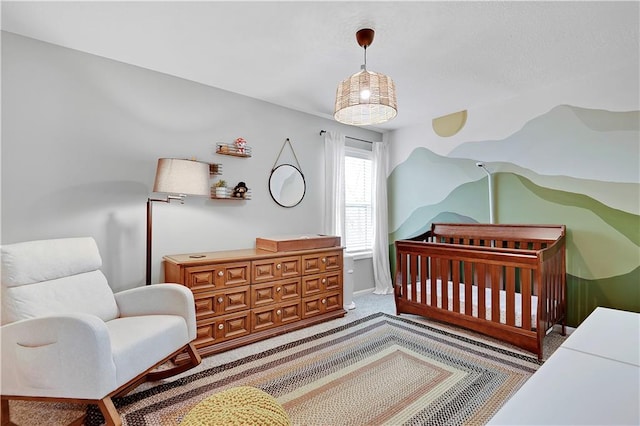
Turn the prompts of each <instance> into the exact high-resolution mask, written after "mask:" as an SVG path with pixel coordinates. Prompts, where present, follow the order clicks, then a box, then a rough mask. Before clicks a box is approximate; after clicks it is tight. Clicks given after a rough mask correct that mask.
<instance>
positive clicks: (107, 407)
mask: <svg viewBox="0 0 640 426" xmlns="http://www.w3.org/2000/svg"><path fill="white" fill-rule="evenodd" d="M98 408H100V411H101V412H102V415H103V416H104V420H105V422H106V425H107V426H122V419H121V418H120V414H118V411H117V410H116V407H115V405H113V401H111V397H106V398H102V399H101V400H99V401H98Z"/></svg>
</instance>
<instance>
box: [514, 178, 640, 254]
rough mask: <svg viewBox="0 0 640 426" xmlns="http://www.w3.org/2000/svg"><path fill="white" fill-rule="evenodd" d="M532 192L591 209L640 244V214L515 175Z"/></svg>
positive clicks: (551, 200) (553, 199) (561, 202)
mask: <svg viewBox="0 0 640 426" xmlns="http://www.w3.org/2000/svg"><path fill="white" fill-rule="evenodd" d="M515 176H516V177H517V178H518V179H519V180H520V182H522V184H523V185H524V186H525V187H526V188H527V189H528V190H529V191H531V192H532V193H534V194H535V195H537V196H538V197H540V198H542V199H543V200H546V201H549V202H551V203H555V204H561V205H565V206H572V207H580V208H583V209H588V210H591V211H592V212H593V213H594V214H596V215H597V216H598V217H600V219H602V220H603V221H604V222H606V223H607V224H608V225H609V226H611V227H612V228H614V229H615V230H616V231H618V232H620V233H621V234H622V235H624V236H625V237H627V238H628V239H629V240H630V241H632V242H633V243H634V244H636V245H638V246H640V216H638V215H635V214H632V213H627V212H624V211H622V210H618V209H614V208H611V207H608V206H607V205H605V204H603V203H601V202H599V201H598V200H594V199H593V198H591V197H589V196H587V195H584V194H576V193H574V192H567V191H561V190H557V189H550V188H545V187H542V186H539V185H536V184H535V183H533V182H532V181H531V180H529V179H527V178H526V177H524V176H520V175H515Z"/></svg>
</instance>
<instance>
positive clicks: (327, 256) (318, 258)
mask: <svg viewBox="0 0 640 426" xmlns="http://www.w3.org/2000/svg"><path fill="white" fill-rule="evenodd" d="M337 270H342V250H333V251H327V252H323V253H317V254H309V255H304V256H302V274H303V275H308V274H319V273H322V272H325V271H337Z"/></svg>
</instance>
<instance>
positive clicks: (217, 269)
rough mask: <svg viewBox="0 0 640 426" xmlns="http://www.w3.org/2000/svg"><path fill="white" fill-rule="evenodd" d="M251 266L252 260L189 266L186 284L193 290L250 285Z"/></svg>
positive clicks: (186, 271)
mask: <svg viewBox="0 0 640 426" xmlns="http://www.w3.org/2000/svg"><path fill="white" fill-rule="evenodd" d="M250 266H251V263H250V262H239V263H223V264H214V265H201V266H189V267H186V268H185V282H184V284H185V285H186V286H187V287H189V288H190V289H191V290H192V291H193V292H198V291H210V290H214V289H220V288H225V287H235V286H242V285H249V284H250V283H251V275H250Z"/></svg>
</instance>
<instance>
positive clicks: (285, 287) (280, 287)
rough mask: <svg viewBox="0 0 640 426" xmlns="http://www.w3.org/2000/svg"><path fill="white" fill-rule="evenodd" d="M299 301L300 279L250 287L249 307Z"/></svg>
mask: <svg viewBox="0 0 640 426" xmlns="http://www.w3.org/2000/svg"><path fill="white" fill-rule="evenodd" d="M299 300H300V278H291V279H288V280H280V281H274V282H270V283H263V284H253V285H252V286H251V307H252V308H259V307H261V306H268V305H273V304H275V303H280V302H287V301H299Z"/></svg>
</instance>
